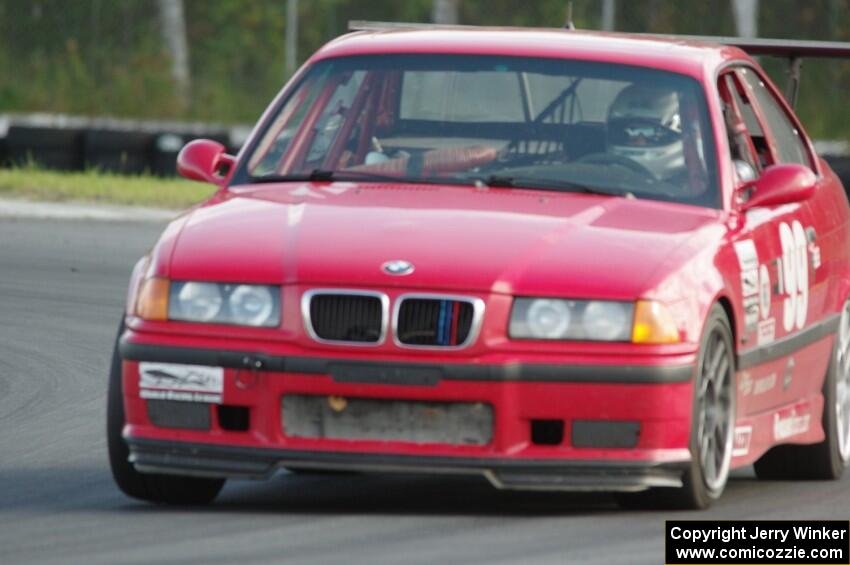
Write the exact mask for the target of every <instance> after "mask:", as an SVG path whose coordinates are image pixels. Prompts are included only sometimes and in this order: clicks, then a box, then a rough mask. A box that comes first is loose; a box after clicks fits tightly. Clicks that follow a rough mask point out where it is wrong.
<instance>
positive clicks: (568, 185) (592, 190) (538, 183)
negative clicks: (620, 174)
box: [474, 175, 635, 198]
mask: <svg viewBox="0 0 850 565" xmlns="http://www.w3.org/2000/svg"><path fill="white" fill-rule="evenodd" d="M474 180H475V183H476V185H479V186H489V187H491V188H530V189H536V190H555V191H563V192H580V193H582V194H599V195H602V196H625V197H626V198H634V196H635V195H634V194H632V193H631V192H629V191H627V190H611V189H605V188H600V187H597V186H588V185H585V184H579V183H575V182H569V181H561V180H554V179H540V178H531V177H511V176H502V175H490V176H488V177H485V178H476V179H474Z"/></svg>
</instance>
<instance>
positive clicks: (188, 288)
mask: <svg viewBox="0 0 850 565" xmlns="http://www.w3.org/2000/svg"><path fill="white" fill-rule="evenodd" d="M168 319H170V320H180V321H185V322H207V323H212V324H238V325H242V326H265V327H271V326H277V325H279V324H280V288H278V287H276V286H267V285H249V284H240V285H235V284H220V283H207V282H172V283H171V291H170V293H169V301H168Z"/></svg>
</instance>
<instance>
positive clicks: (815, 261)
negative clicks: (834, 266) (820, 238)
mask: <svg viewBox="0 0 850 565" xmlns="http://www.w3.org/2000/svg"><path fill="white" fill-rule="evenodd" d="M809 255H810V256H811V257H812V269H814V270H815V271H817V270H818V269H819V268H820V246H819V245H815V244H814V243H812V244H810V245H809Z"/></svg>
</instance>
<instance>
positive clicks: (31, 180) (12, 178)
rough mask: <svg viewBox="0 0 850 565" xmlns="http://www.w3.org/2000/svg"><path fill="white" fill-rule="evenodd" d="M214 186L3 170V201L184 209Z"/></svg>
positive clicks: (107, 175)
mask: <svg viewBox="0 0 850 565" xmlns="http://www.w3.org/2000/svg"><path fill="white" fill-rule="evenodd" d="M215 190H216V187H214V186H213V185H211V184H205V183H200V182H192V181H188V180H183V179H175V178H160V177H155V176H153V175H138V176H128V175H118V174H113V173H105V172H102V171H98V170H96V169H92V170H88V171H82V172H66V171H51V170H46V169H42V168H39V167H35V166H26V167H17V168H11V169H0V198H22V199H27V200H40V201H47V202H94V203H100V204H119V205H129V206H150V207H155V208H169V209H182V208H186V207H187V206H190V205H192V204H194V203H196V202H199V201H201V200H203V199H205V198H207V197H208V196H210V195H211V194H212V193H213V192H215Z"/></svg>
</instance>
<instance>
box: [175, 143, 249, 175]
mask: <svg viewBox="0 0 850 565" xmlns="http://www.w3.org/2000/svg"><path fill="white" fill-rule="evenodd" d="M225 151H226V148H225V147H224V145H222V144H221V143H219V142H217V141H212V140H211V139H196V140H194V141H190V142H189V143H187V144H186V145H185V146H184V147H183V149H181V150H180V153H179V154H178V155H177V172H178V173H180V175H181V176H184V177H186V178H187V179H190V180H197V181H201V182H209V183H212V184H216V185H219V186H221V185H222V184H224V179H225V178H226V177H227V174H228V173H229V172H230V169H231V168H232V167H233V165H234V163H236V158H235V157H233V155H228V154H227V153H226V152H225Z"/></svg>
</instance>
